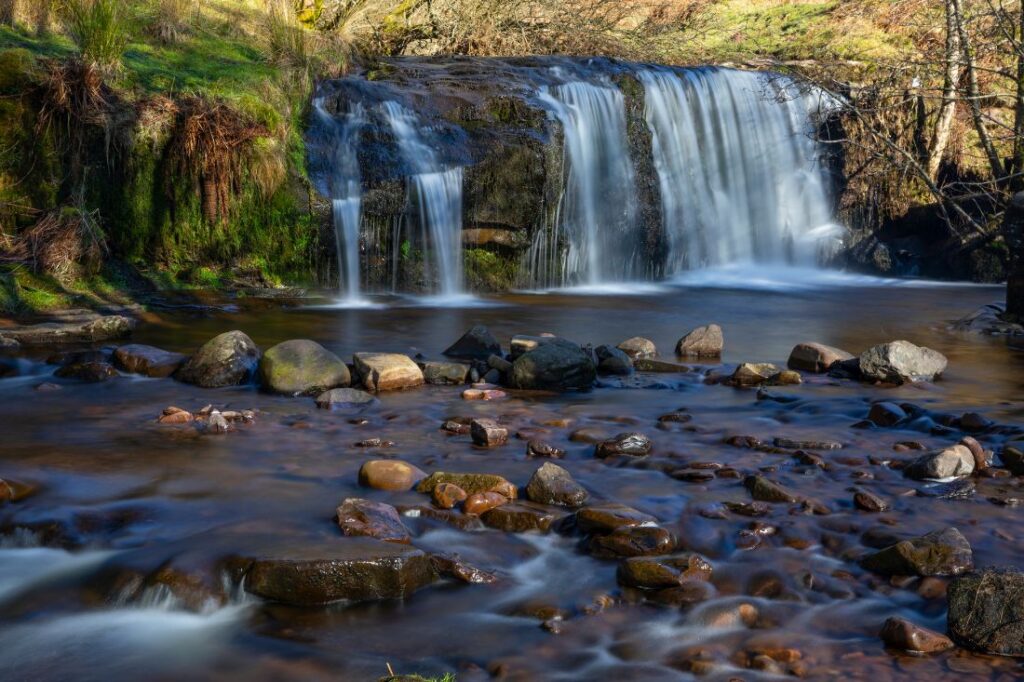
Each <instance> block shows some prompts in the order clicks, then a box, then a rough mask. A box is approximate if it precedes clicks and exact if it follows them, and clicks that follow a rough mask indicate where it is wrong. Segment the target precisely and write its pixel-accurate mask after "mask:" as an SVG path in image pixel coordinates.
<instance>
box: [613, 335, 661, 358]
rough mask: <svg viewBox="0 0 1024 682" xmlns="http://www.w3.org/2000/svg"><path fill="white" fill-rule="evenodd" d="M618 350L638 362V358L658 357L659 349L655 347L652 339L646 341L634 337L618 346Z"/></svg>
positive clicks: (639, 337) (640, 337)
mask: <svg viewBox="0 0 1024 682" xmlns="http://www.w3.org/2000/svg"><path fill="white" fill-rule="evenodd" d="M616 348H618V349H619V350H621V351H622V352H623V353H625V354H626V355H628V356H629V357H630V358H631V359H633V360H636V359H637V358H654V357H657V356H658V348H657V346H655V345H654V342H653V341H651V340H650V339H645V338H643V337H642V336H634V337H633V338H631V339H626V340H625V341H623V342H622V343H620V344H619V345H618V346H616Z"/></svg>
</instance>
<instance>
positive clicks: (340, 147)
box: [313, 98, 366, 303]
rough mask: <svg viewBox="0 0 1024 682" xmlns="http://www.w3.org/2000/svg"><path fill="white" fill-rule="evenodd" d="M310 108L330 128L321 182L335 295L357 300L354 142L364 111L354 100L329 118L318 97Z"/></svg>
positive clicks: (358, 196)
mask: <svg viewBox="0 0 1024 682" xmlns="http://www.w3.org/2000/svg"><path fill="white" fill-rule="evenodd" d="M313 109H314V112H315V113H316V116H317V118H318V119H319V121H320V123H321V125H323V126H325V127H326V129H327V130H329V131H331V134H330V135H329V142H328V146H329V150H328V151H327V152H326V154H327V158H328V159H329V163H330V171H329V177H328V178H327V179H326V182H325V184H326V185H327V188H328V192H329V196H330V198H331V217H332V221H333V223H334V244H335V248H336V250H337V259H338V290H339V295H341V296H342V298H343V300H344V301H345V302H346V303H361V302H362V299H361V292H360V289H361V287H360V279H359V253H360V248H359V224H360V218H361V215H360V214H361V207H362V182H361V177H360V172H359V158H358V143H359V134H360V131H361V130H362V128H363V126H364V125H365V124H366V111H365V109H364V108H363V107H362V105H361V104H359V103H358V102H357V103H355V104H353V106H352V109H351V111H349V112H348V113H347V114H345V115H344V116H341V117H339V118H333V117H331V116H330V115H329V114H328V113H327V112H326V111H324V108H323V100H322V99H319V98H318V99H317V100H316V101H314V103H313Z"/></svg>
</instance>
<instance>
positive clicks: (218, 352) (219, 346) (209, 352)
mask: <svg viewBox="0 0 1024 682" xmlns="http://www.w3.org/2000/svg"><path fill="white" fill-rule="evenodd" d="M259 360H260V349H259V348H258V347H257V346H256V344H255V343H253V340H252V339H250V338H249V337H248V336H247V335H245V334H244V333H242V332H240V331H231V332H225V333H224V334H221V335H220V336H216V337H214V338H213V339H211V340H209V341H207V342H206V344H205V345H203V347H202V348H200V349H199V350H198V351H196V353H195V355H193V356H192V357H190V358H189V359H188V360H186V361H185V364H183V365H182V366H181V368H180V369H179V370H178V371H177V373H176V374H175V377H176V378H177V379H178V380H179V381H183V382H185V383H186V384H195V385H196V386H202V387H203V388H221V387H224V386H237V385H238V384H244V383H246V382H248V381H250V380H251V379H252V378H253V376H254V374H255V373H256V368H257V366H258V365H259Z"/></svg>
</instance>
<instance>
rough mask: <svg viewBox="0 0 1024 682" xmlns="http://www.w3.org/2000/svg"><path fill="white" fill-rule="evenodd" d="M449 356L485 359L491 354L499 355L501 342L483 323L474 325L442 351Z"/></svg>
mask: <svg viewBox="0 0 1024 682" xmlns="http://www.w3.org/2000/svg"><path fill="white" fill-rule="evenodd" d="M444 354H445V355H447V356H448V357H450V358H465V359H467V360H486V359H487V358H488V357H490V356H491V355H501V344H500V343H498V339H496V338H494V335H493V334H491V332H489V331H488V330H487V327H485V326H483V325H480V324H478V325H476V326H474V327H473V328H472V329H470V330H469V331H468V332H466V333H465V334H463V335H462V337H461V338H459V340H458V341H456V342H455V343H453V344H452V345H451V346H449V347H448V349H447V350H445V352H444Z"/></svg>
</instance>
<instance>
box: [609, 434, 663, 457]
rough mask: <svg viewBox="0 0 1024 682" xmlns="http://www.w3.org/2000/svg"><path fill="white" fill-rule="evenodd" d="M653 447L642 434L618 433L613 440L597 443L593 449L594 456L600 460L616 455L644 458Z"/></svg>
mask: <svg viewBox="0 0 1024 682" xmlns="http://www.w3.org/2000/svg"><path fill="white" fill-rule="evenodd" d="M653 447H654V445H653V444H652V443H651V439H650V438H648V437H647V436H646V435H644V434H642V433H620V434H619V435H617V436H615V437H614V438H609V439H607V440H604V441H601V442H600V443H598V444H597V447H596V448H595V449H594V456H595V457H598V458H600V459H606V458H608V457H615V456H617V455H626V456H629V457H646V456H647V455H649V454H651V450H652V449H653Z"/></svg>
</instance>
